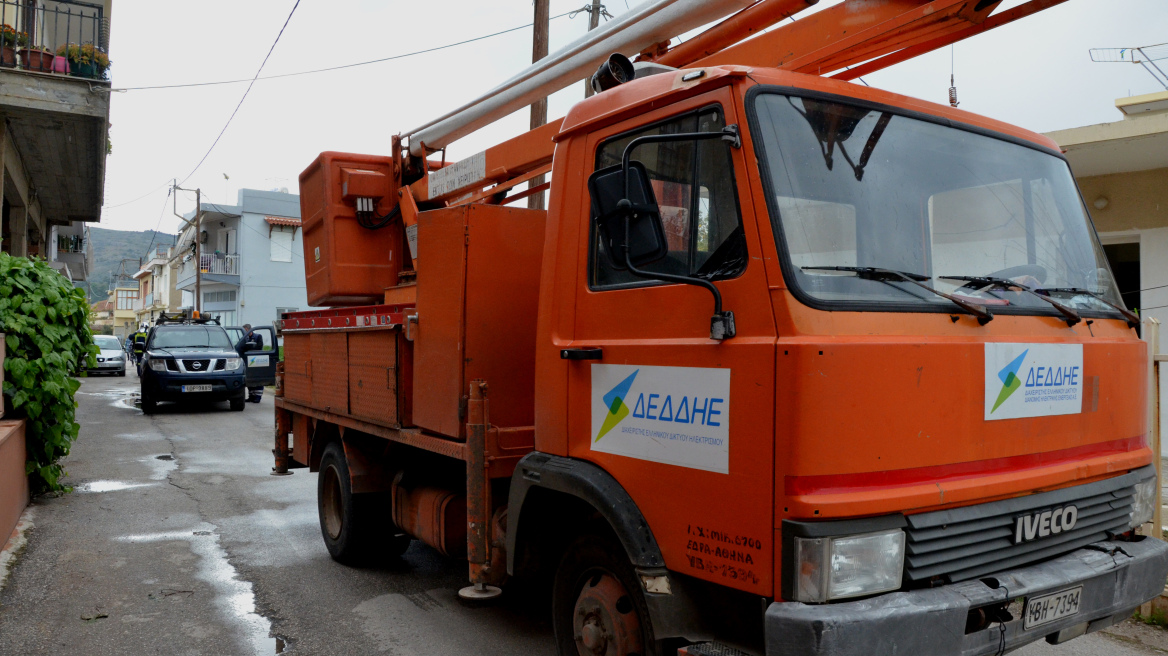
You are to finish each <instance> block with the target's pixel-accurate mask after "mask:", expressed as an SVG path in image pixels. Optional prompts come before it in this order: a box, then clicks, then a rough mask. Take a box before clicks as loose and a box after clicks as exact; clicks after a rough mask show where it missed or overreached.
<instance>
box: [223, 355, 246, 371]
mask: <svg viewBox="0 0 1168 656" xmlns="http://www.w3.org/2000/svg"><path fill="white" fill-rule="evenodd" d="M242 366H243V358H227V371H235V370H236V369H238V368H240V367H242Z"/></svg>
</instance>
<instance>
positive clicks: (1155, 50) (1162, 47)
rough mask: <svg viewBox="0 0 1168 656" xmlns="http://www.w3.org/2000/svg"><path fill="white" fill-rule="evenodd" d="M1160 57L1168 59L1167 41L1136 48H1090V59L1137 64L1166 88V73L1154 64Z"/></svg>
mask: <svg viewBox="0 0 1168 656" xmlns="http://www.w3.org/2000/svg"><path fill="white" fill-rule="evenodd" d="M1162 59H1168V43H1157V44H1156V45H1153V46H1140V47H1137V48H1091V61H1093V62H1108V63H1123V64H1139V65H1141V66H1143V67H1144V70H1146V71H1148V73H1150V74H1151V75H1152V77H1154V78H1156V81H1157V82H1159V83H1160V85H1161V86H1163V87H1164V88H1165V89H1168V73H1165V72H1164V69H1162V68H1160V67H1159V66H1157V65H1156V62H1157V61H1160V60H1162Z"/></svg>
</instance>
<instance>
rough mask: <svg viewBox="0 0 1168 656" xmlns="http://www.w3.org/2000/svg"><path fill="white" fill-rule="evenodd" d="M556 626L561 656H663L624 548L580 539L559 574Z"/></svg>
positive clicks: (590, 538)
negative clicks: (612, 655) (658, 655)
mask: <svg viewBox="0 0 1168 656" xmlns="http://www.w3.org/2000/svg"><path fill="white" fill-rule="evenodd" d="M552 625H553V627H554V629H555V635H556V646H557V648H558V650H559V656H602V655H606V654H619V655H620V656H634V655H635V656H657V654H658V652H659V650H658V648H657V646H656V642H655V641H654V639H653V627H652V626H651V623H650V621H649V612H648V608H647V607H646V606H645V598H644V596H643V595H642V594H641V586H640V585H639V584H638V582H637V576H636V572H635V571H634V570H633V567H632V565H631V564H630V563H629V561H628V559H627V558H626V557H625V550H624V547H622V546H621V545H620V544H619V543H616V542H614V541H612V540H606V539H604V538H601V537H599V536H596V535H585V536H583V537H581V538H579V539H578V540H576V541H575V542H574V543H573V544H572V545H571V546H570V547H569V548H568V550H567V552H566V553H565V554H564V558H563V560H561V561H560V566H559V568H558V569H557V570H556V577H555V584H554V587H553V591H552Z"/></svg>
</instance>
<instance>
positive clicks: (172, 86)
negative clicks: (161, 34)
mask: <svg viewBox="0 0 1168 656" xmlns="http://www.w3.org/2000/svg"><path fill="white" fill-rule="evenodd" d="M575 11H577V10H573V11H566V12H564V13H562V14H559V15H556V16H552V17H551V18H550V19H549V20H555V19H557V18H563V17H564V16H567V15H569V14H571V13H574V12H575ZM532 25H533V23H526V24H524V25H519V26H517V27H512V28H508V29H505V30H502V31H501V32H492V33H491V34H484V35H482V36H476V37H474V38H473V39H465V40H463V41H456V42H454V43H448V44H446V45H442V46H435V47H433V48H426V49H425V50H415V51H414V52H407V53H403V54H400V55H391V56H389V57H381V58H380V59H370V60H368V61H360V62H355V63H352V64H341V65H339V66H329V67H327V68H314V69H311V70H307V71H297V72H295V73H280V74H278V75H265V76H263V77H256V78H252V79H250V80H249V79H239V80H220V81H218V82H191V83H189V84H160V85H154V86H142V87H122V88H119V89H110V91H150V90H154V89H185V88H189V87H209V86H217V85H222V84H240V83H242V82H255V81H256V80H277V79H280V78H285V77H296V76H299V75H313V74H315V73H328V72H330V71H339V70H343V69H346V68H356V67H358V66H368V65H370V64H380V63H383V62H387V61H393V60H395V59H405V58H406V57H415V56H417V55H424V54H427V53H431V52H437V51H439V50H446V49H447V48H454V47H456V46H462V45H466V44H468V43H474V42H475V41H482V40H484V39H490V38H493V37H496V36H502V35H504V34H510V33H511V32H518V31H519V30H524V29H527V28H529V27H531V26H532ZM261 68H262V67H261Z"/></svg>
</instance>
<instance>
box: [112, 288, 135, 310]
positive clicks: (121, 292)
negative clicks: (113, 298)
mask: <svg viewBox="0 0 1168 656" xmlns="http://www.w3.org/2000/svg"><path fill="white" fill-rule="evenodd" d="M115 291H116V292H117V309H119V310H133V309H134V301H135V300H137V299H138V290H137V289H118V290H115Z"/></svg>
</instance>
